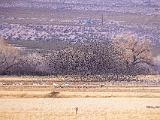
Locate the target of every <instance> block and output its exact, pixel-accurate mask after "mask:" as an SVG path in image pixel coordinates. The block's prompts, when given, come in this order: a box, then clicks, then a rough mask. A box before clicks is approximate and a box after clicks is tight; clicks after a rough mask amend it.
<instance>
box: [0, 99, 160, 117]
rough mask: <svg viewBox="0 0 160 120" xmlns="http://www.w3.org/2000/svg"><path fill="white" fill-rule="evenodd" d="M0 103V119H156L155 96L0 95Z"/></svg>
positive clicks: (157, 103)
mask: <svg viewBox="0 0 160 120" xmlns="http://www.w3.org/2000/svg"><path fill="white" fill-rule="evenodd" d="M0 104H1V107H0V119H1V120H22V119H23V120H160V99H159V98H55V99H0ZM76 107H78V112H77V114H76V111H75V108H76Z"/></svg>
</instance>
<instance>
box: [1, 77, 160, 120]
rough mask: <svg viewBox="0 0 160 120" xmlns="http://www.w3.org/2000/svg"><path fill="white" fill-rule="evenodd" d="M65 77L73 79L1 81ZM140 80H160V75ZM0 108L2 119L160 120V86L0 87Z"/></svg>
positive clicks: (22, 78) (19, 78) (20, 79)
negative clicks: (76, 110) (76, 109)
mask: <svg viewBox="0 0 160 120" xmlns="http://www.w3.org/2000/svg"><path fill="white" fill-rule="evenodd" d="M66 78H67V79H68V78H70V79H71V80H74V78H73V77H71V76H44V77H39V76H35V77H30V76H23V77H17V76H11V77H8V76H1V77H0V80H1V81H31V80H52V81H54V80H55V81H65V79H66ZM76 78H77V77H76ZM137 78H138V79H139V80H159V78H160V76H137ZM0 105H1V106H0V120H22V119H23V120H118V119H119V120H160V87H159V86H129V85H128V86H127V85H122V86H118V85H117V86H115V85H113V86H107V87H102V88H101V87H99V88H55V87H53V86H52V85H49V86H20V85H19V86H16V85H15V86H12V85H11V86H0ZM76 107H78V113H77V114H76V112H75V108H76Z"/></svg>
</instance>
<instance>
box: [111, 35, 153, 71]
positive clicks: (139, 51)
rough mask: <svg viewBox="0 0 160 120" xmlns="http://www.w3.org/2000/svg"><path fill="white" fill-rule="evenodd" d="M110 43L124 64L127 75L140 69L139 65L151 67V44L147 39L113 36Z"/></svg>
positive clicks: (133, 36) (131, 36)
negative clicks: (118, 52)
mask: <svg viewBox="0 0 160 120" xmlns="http://www.w3.org/2000/svg"><path fill="white" fill-rule="evenodd" d="M112 42H113V45H114V47H115V48H116V49H117V50H118V51H120V56H121V59H122V60H123V61H124V62H125V67H126V72H127V74H131V73H133V72H136V68H140V66H141V65H143V66H144V64H145V65H147V66H152V65H153V64H152V53H151V43H150V41H149V40H148V39H146V38H144V37H143V38H138V37H136V36H135V35H133V34H130V33H125V34H120V35H117V36H114V38H113V39H112ZM139 72H140V71H139Z"/></svg>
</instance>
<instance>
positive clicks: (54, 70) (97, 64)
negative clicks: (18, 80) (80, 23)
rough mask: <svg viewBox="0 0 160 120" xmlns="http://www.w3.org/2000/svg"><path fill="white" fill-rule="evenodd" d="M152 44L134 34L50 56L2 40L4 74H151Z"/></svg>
mask: <svg viewBox="0 0 160 120" xmlns="http://www.w3.org/2000/svg"><path fill="white" fill-rule="evenodd" d="M153 68H154V65H153V61H152V54H151V44H150V42H149V40H147V39H145V38H138V37H136V36H134V35H132V34H128V33H127V34H121V35H116V36H114V37H113V38H112V40H110V41H99V40H98V39H96V40H92V41H90V40H88V41H85V42H77V43H71V44H70V45H68V46H66V47H65V48H64V49H60V50H58V51H54V50H52V51H50V52H46V53H44V52H43V53H37V52H32V53H27V54H26V53H25V54H24V51H22V50H20V49H17V48H16V47H14V46H12V45H10V44H8V43H7V42H6V40H4V39H3V38H2V37H1V38H0V74H3V75H4V74H16V75H23V74H25V75H46V74H65V75H66V74H71V75H73V74H76V75H90V74H92V75H95V74H116V75H119V74H129V75H135V74H149V73H152V72H153Z"/></svg>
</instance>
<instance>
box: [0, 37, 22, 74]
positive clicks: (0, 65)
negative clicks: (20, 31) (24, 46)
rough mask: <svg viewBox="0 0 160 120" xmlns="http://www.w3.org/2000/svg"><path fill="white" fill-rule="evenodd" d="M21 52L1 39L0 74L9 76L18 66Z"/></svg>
mask: <svg viewBox="0 0 160 120" xmlns="http://www.w3.org/2000/svg"><path fill="white" fill-rule="evenodd" d="M18 57H19V51H18V50H17V49H16V48H15V47H13V46H12V45H10V44H8V43H7V42H6V40H5V39H3V38H2V37H0V73H1V74H7V72H9V71H10V69H11V68H12V67H14V66H15V65H16V64H18Z"/></svg>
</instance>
